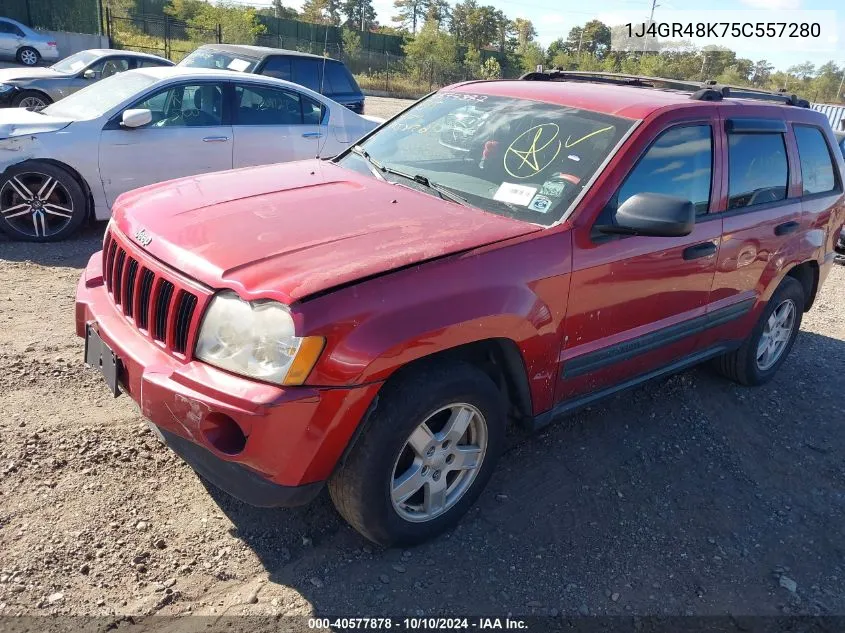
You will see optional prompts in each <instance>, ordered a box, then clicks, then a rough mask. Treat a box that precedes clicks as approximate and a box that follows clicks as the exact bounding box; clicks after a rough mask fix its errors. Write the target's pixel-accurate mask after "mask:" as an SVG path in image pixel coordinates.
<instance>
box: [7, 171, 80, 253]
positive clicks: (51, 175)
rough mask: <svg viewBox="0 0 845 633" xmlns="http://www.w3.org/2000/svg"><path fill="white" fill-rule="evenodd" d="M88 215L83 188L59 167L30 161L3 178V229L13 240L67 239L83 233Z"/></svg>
mask: <svg viewBox="0 0 845 633" xmlns="http://www.w3.org/2000/svg"><path fill="white" fill-rule="evenodd" d="M87 214H88V199H87V197H86V195H85V192H84V191H83V190H82V186H81V185H80V184H79V183H78V182H77V181H76V179H75V178H74V177H73V176H72V175H71V174H70V173H69V172H68V171H67V170H65V169H62V168H61V167H58V166H57V165H53V164H52V163H45V162H40V161H30V162H25V163H21V164H20V165H14V166H12V167H9V169H7V170H6V171H5V172H4V173H3V174H2V175H0V230H2V231H3V232H4V233H6V234H7V235H9V237H11V238H12V239H17V240H22V241H26V242H55V241H58V240H63V239H66V238H68V237H70V236H71V235H73V234H74V233H76V231H78V230H79V228H80V227H81V226H82V224H83V223H84V222H85V218H86V217H87Z"/></svg>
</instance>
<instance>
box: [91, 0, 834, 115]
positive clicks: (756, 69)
mask: <svg viewBox="0 0 845 633" xmlns="http://www.w3.org/2000/svg"><path fill="white" fill-rule="evenodd" d="M138 1H139V0H106V3H107V4H108V5H109V6H112V7H116V6H117V5H127V7H129V6H130V5H133V4H134V3H137V2H138ZM393 5H394V13H393V15H392V16H391V19H390V20H391V24H389V25H382V24H379V23H378V21H377V17H376V12H375V9H374V7H373V0H305V2H304V4H303V6H302V10H301V11H299V12H297V11H296V10H294V9H292V8H290V7H286V6H284V4H283V0H273V2H272V5H271V6H269V7H262V8H256V7H251V6H247V4H246V2H245V0H238V4H233V3H231V2H227V1H226V0H223V1H222V2H215V3H211V2H207V1H206V0H169V4H168V5H167V6H166V7H165V9H164V10H165V12H166V13H168V14H169V15H171V16H173V17H175V18H178V19H180V20H184V21H186V22H187V23H189V24H191V25H193V26H199V27H213V26H214V25H216V24H220V25H221V26H222V30H223V33H224V39H225V41H227V42H230V43H252V42H254V41H255V39H256V37H257V36H259V35H261V34H262V33H263V32H264V27H263V25H262V24H261V23H260V22H259V20H258V19H257V16H259V15H262V14H264V15H272V16H275V17H280V18H288V19H297V20H302V21H305V22H313V23H319V24H325V25H332V26H338V27H343V28H344V31H343V37H342V39H343V49H344V50H343V53H344V55H346V56H351V57H353V58H354V57H355V56H357V55H358V54H359V53H360V52H361V51H360V43H361V39H360V36H359V35H358V32H360V31H377V32H382V33H391V34H396V35H401V36H403V37H404V38H405V45H404V51H405V59H404V60H403V61H402V63H403V64H404V65H405V68H404V69H403V70H405V71H406V73H407V74H408V75H409V76H410V77H413V79H414V80H415V81H417V82H418V83H419V84H420V85H421V86H422V87H429V86H434V85H443V84H446V83H449V82H451V81H458V80H463V79H473V78H479V79H484V78H496V77H515V76H519V75H520V74H521V73H523V72H527V71H531V70H534V69H535V68H536V67H537V66H538V65H543V66H544V67H547V68H559V69H562V70H583V71H604V72H618V73H626V74H632V75H646V76H652V77H666V78H669V79H687V80H700V81H703V80H705V79H714V80H716V81H718V82H719V83H723V84H730V85H739V86H753V87H757V88H763V89H768V90H777V89H784V88H785V89H786V90H787V91H789V92H792V93H796V94H800V95H801V96H802V97H804V98H807V99H809V100H810V101H814V102H828V103H840V102H841V103H845V92H843V76H845V66H840V65H838V64H837V63H835V62H834V61H829V62H827V63H825V64H822V65H820V66H818V67H816V66H815V65H814V64H812V63H810V62H803V63H798V64H796V65H794V66H790V67H788V68H787V69H786V70H775V67H774V66H773V65H772V64H771V63H770V62H769V61H768V60H766V59H758V60H752V59H748V58H744V57H739V56H737V54H736V53H735V52H733V51H731V50H728V49H725V48H715V47H708V48H698V47H696V46H693V45H691V44H689V43H680V44H674V45H671V46H666V47H664V48H662V49H661V50H660V51H659V52H657V53H644V52H641V51H634V52H624V51H613V50H611V38H612V36H613V31H614V28H616V29H620V31H621V29H622V28H623V27H621V26H618V27H612V26H609V25H607V24H604V23H603V22H601V21H599V20H590V21H589V22H587V23H585V24H583V25H580V26H575V27H572V28H571V29H570V30H569V33H568V34H567V35H566V37H560V38H558V39H556V40H554V41H553V42H552V43H551V44H550V45H549V46H548V47H543V46H542V45H541V44H540V43H539V42H538V41H537V39H536V38H537V30H536V28H535V27H534V25H533V24H532V22H531V21H530V20H528V19H525V18H522V17H516V18H511V17H509V16H507V15H506V14H505V13H504V12H503V11H502V10H501V9H497V8H496V7H494V6H492V5H483V4H479V2H478V0H462V1H459V2H456V3H454V4H450V3H449V2H447V0H394V2H393ZM127 7H122V8H127ZM374 72H375V71H374Z"/></svg>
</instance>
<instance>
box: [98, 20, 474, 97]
mask: <svg viewBox="0 0 845 633" xmlns="http://www.w3.org/2000/svg"><path fill="white" fill-rule="evenodd" d="M106 18H107V20H106V21H107V25H108V28H107V34H108V36H109V37H110V38H111V42H112V45H113V46H114V47H115V48H122V49H128V50H137V51H142V52H146V53H153V54H155V55H161V56H163V57H166V58H168V59H170V60H172V61H175V62H178V61H179V60H181V59H182V58H183V57H185V56H186V55H188V54H189V53H191V52H193V51H194V50H196V49H197V48H198V47H199V46H201V45H203V44H213V43H224V44H257V45H259V46H267V47H270V48H279V49H285V50H293V51H299V52H302V53H310V54H312V55H320V56H322V55H325V56H326V57H331V58H334V59H338V60H340V61H342V62H344V63H345V64H346V66H347V67H348V68H349V70H350V71H351V72H352V74H353V75H355V78H356V79H357V81H358V84H359V85H360V86H361V89H362V90H364V91H365V92H370V93H377V94H378V93H382V92H383V93H389V94H391V95H396V96H408V97H417V96H421V95H422V94H425V93H426V92H429V91H431V90H433V89H435V88H438V87H440V86H442V85H445V84H448V83H452V82H456V81H466V80H469V79H477V78H479V76H480V75H479V71H478V69H477V68H475V69H473V68H470V67H469V66H467V65H465V64H459V63H453V64H447V65H444V64H443V63H436V62H434V60H412V59H408V58H407V57H405V56H404V55H397V54H394V53H391V52H390V51H377V50H371V49H366V48H363V47H360V48H357V49H356V50H354V51H348V50H344V48H343V45H342V44H341V43H340V42H331V41H326V40H325V38H326V36H327V35H329V33H327V32H326V30H325V28H324V27H321V28H315V29H313V30H310V31H309V30H308V29H301V30H299V31H297V32H298V33H299V34H300V35H303V36H304V37H294V36H291V35H283V34H269V33H264V34H262V35H259V36H257V37H256V38H253V39H252V40H251V41H249V42H244V41H239V40H238V41H232V40H231V39H230V38H227V37H226V30H225V29H221V27H220V25H217V27H216V28H212V29H205V28H199V27H195V26H191V25H189V24H187V23H185V22H182V21H180V20H175V19H173V18H170V17H168V16H160V15H114V14H112V13H111V12H110V11H109V10H108V9H107V10H106ZM315 26H319V25H315ZM321 37H322V38H323V39H320V38H321Z"/></svg>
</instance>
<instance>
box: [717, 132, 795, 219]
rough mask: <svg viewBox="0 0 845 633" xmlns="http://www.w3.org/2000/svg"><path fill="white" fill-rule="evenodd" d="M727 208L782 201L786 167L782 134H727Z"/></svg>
mask: <svg viewBox="0 0 845 633" xmlns="http://www.w3.org/2000/svg"><path fill="white" fill-rule="evenodd" d="M728 161H729V169H728V209H740V208H743V207H753V206H755V205H758V204H767V203H770V202H777V201H778V200H783V199H785V198H786V186H787V183H788V180H789V167H788V165H787V161H786V145H785V144H784V139H783V134H781V133H777V134H772V133H768V134H757V133H753V134H738V133H732V134H728Z"/></svg>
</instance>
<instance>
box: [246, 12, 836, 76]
mask: <svg viewBox="0 0 845 633" xmlns="http://www.w3.org/2000/svg"><path fill="white" fill-rule="evenodd" d="M283 2H284V4H285V5H287V6H291V7H293V8H295V9H297V10H299V9H300V7H301V5H302V1H301V0H283ZM478 2H479V4H490V5H493V6H495V7H496V8H498V9H501V10H502V11H504V12H505V14H506V15H507V16H508V17H510V18H511V19H513V18H517V17H523V18H527V19H529V20H531V21H532V22H533V23H534V26H535V28H536V29H537V32H538V35H537V40H538V41H539V42H540V43H541V44H542V45H543V46H548V45H549V44H550V43H551V42H552V41H554V40H555V39H557V38H559V37H564V38H565V37H566V35H567V34H568V33H569V30H570V29H571V28H572V27H573V26H580V25H583V24H584V23H586V22H588V21H589V20H592V19H599V20H601V21H602V22H604V23H606V24H609V25H612V24H624V23H626V22H633V23H636V22H638V21H643V20H647V19H648V16H649V12H650V11H651V2H652V0H597V1H596V2H593V3H590V2H584V0H478ZM254 3H255V4H256V5H263V4H269V3H270V0H254ZM450 3H451V4H454V0H450ZM703 4H704V3H702V2H700V0H699V1H694V0H657V6H656V8H655V11H654V20H655V22H660V21H661V19H664V20H667V21H674V20H677V19H679V18H680V17H681V16H682V15H684V14H679V13H678V12H680V11H689V12H690V13H689V14H686V15H689V18H690V19H691V20H692V21H698V20H705V21H709V22H713V21H714V20H725V19H728V18H726V17H723V16H727V15H730V14H727V13H726V12H727V11H732V10H734V11H735V10H738V9H739V10H743V14H742V16H738V14H733V15H734V16H735V17H734V18H733V19H736V17H737V16H738V17H740V18H741V19H742V20H743V21H749V20H753V21H755V22H758V21H759V22H772V21H794V20H795V19H796V18H799V19H802V20H807V19H813V20H816V19H817V18H821V20H819V21H820V22H822V24H823V28H824V29H825V31H824V33H823V38H821V39H823V40H824V41H823V42H819V40H817V41H816V42H815V44H814V47H815V48H816V49H820V48H826V49H827V50H808V48H810V47H808V46H807V44H806V41H804V42H802V41H801V40H792V41H788V42H787V41H783V40H782V41H777V42H773V41H771V40H769V41H765V40H764V41H760V40H731V41H730V42H725V45H726V46H728V47H729V48H731V49H733V50H735V51H736V52H737V55H739V56H740V57H747V58H749V59H752V60H753V61H757V60H759V59H767V60H768V61H769V63H771V64H773V65H774V66H775V68H776V69H778V70H786V69H787V68H788V67H790V66H793V65H795V64H799V63H802V62H805V61H810V62H812V63H813V64H815V65H816V66H819V65H821V64H823V63H825V62H827V61H830V60H833V61H835V62H836V63H837V64H839V65H840V66H842V65H845V10H843V11H840V12H839V13H838V14H837V15H836V16H835V21H832V20H831V19H830V18H831V17H832V14H831V13H827V14H816V16H813V15H812V14H807V15H806V17H803V16H800V15H799V14H796V13H785V12H792V11H829V12H832V11H836V9H837V8H845V4H843V3H842V0H708V1H707V3H706V6H707V9H708V12H707V15H704V14H700V13H698V12H697V10H698V9H699V8H700V7H701V6H702V5H703ZM373 5H374V6H375V9H376V13H377V14H378V20H379V22H380V23H381V24H387V25H391V24H393V22H391V20H390V18H391V16H392V15H393V14H394V9H393V1H392V0H373ZM590 6H594V7H595V8H593V9H590V8H588V7H590ZM661 16H662V18H661ZM733 19H731V21H733ZM831 22H834V23H831Z"/></svg>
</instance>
